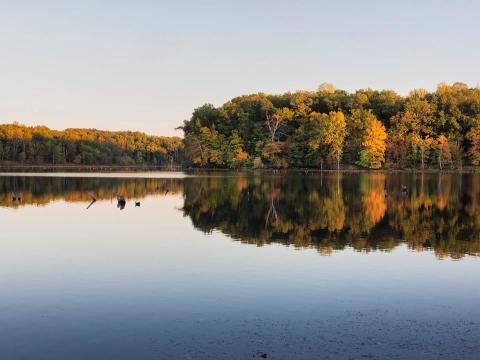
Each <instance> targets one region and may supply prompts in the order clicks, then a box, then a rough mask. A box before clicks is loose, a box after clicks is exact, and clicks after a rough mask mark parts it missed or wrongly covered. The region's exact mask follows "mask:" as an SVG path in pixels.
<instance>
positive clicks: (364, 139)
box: [182, 83, 480, 168]
mask: <svg viewBox="0 0 480 360" xmlns="http://www.w3.org/2000/svg"><path fill="white" fill-rule="evenodd" d="M182 128H183V130H184V133H185V138H184V144H185V154H186V157H187V160H188V162H189V163H190V165H192V166H198V167H228V168H238V167H250V166H253V167H262V166H268V167H275V168H288V167H318V168H321V167H323V166H324V164H326V165H328V166H330V167H337V166H339V164H340V163H343V164H346V165H351V166H361V167H365V168H380V167H388V168H413V167H417V168H424V167H438V168H460V167H462V166H463V165H464V164H465V165H479V164H480V89H479V88H469V87H468V86H467V85H465V84H463V83H455V84H453V85H451V86H450V85H446V84H440V85H439V86H438V88H437V90H436V91H435V92H431V93H430V92H427V91H426V90H414V91H412V92H411V93H410V94H409V95H408V96H406V97H402V96H400V95H398V94H396V93H395V92H394V91H391V90H382V91H376V90H371V89H367V90H358V91H356V92H355V93H347V92H346V91H343V90H335V89H334V88H333V86H331V85H328V84H324V85H322V86H320V88H319V90H318V91H314V92H309V91H299V92H295V93H285V94H282V95H267V94H263V93H259V94H254V95H245V96H240V97H237V98H234V99H232V100H231V101H228V102H227V103H225V104H223V105H222V106H220V107H219V108H216V107H214V106H213V105H211V104H206V105H203V106H201V107H199V108H197V109H195V111H194V112H193V115H192V117H191V119H190V120H187V121H185V123H184V125H183V127H182Z"/></svg>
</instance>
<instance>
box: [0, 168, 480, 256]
mask: <svg viewBox="0 0 480 360" xmlns="http://www.w3.org/2000/svg"><path fill="white" fill-rule="evenodd" d="M479 180H480V177H479V175H478V174H469V175H466V174H465V175H458V174H413V175H412V174H382V173H373V174H370V173H361V174H335V173H333V174H332V173H329V174H324V175H322V176H320V175H319V174H314V175H304V174H300V173H290V174H283V175H281V176H279V175H274V174H266V175H265V174H264V175H258V174H257V175H255V174H251V173H247V174H238V175H227V176H218V174H217V176H201V177H187V178H184V179H181V178H165V179H154V178H143V179H133V178H62V177H58V178H55V177H21V176H15V177H0V205H1V206H8V207H21V206H25V205H29V204H34V205H45V204H47V203H48V202H50V201H53V200H57V199H63V200H65V201H67V202H70V201H83V202H85V203H86V204H87V205H88V204H90V206H91V205H92V204H93V203H94V201H93V199H95V200H96V201H97V200H98V201H100V200H106V199H109V200H112V199H113V200H114V199H117V200H118V199H124V201H131V202H132V204H133V202H134V201H135V202H138V203H139V204H140V202H139V199H141V198H144V197H146V196H149V195H166V194H168V193H173V194H179V195H180V194H181V195H183V207H182V208H181V209H180V210H181V211H183V213H184V215H186V216H188V217H189V218H190V219H191V221H192V223H193V225H194V226H195V228H196V229H198V230H201V231H203V232H206V233H209V232H211V231H213V230H219V231H221V232H222V233H224V234H226V235H228V236H229V237H231V238H233V239H235V240H240V241H242V242H245V243H250V244H257V245H263V244H269V243H280V244H284V245H293V246H296V247H298V248H304V247H308V248H316V249H318V251H319V252H320V253H321V254H325V255H328V254H330V253H331V252H332V251H334V250H341V249H344V248H346V247H351V248H353V249H356V250H359V251H373V250H383V251H389V250H392V249H394V248H395V247H397V246H399V245H400V244H402V243H406V244H407V245H408V247H409V248H410V249H413V250H416V251H423V250H426V249H433V251H434V252H435V254H436V255H437V256H438V257H440V258H442V257H451V258H454V259H460V258H462V257H463V256H465V255H474V256H478V255H480V216H479V215H480V213H479V212H480V209H479V201H480V181H479ZM404 188H405V189H406V190H403V189H404ZM12 194H17V195H16V196H12ZM18 194H21V195H18ZM15 197H17V199H14V198H15ZM18 197H21V200H18ZM118 204H119V205H118V207H119V208H120V209H123V208H124V207H125V204H123V205H120V200H118Z"/></svg>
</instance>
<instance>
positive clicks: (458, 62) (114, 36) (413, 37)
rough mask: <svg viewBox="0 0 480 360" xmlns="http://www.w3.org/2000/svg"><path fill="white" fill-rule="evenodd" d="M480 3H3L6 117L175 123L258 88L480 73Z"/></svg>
mask: <svg viewBox="0 0 480 360" xmlns="http://www.w3.org/2000/svg"><path fill="white" fill-rule="evenodd" d="M478 14H480V2H479V1H476V0H470V1H469V0H462V1H458V0H457V1H440V0H437V1H427V0H425V1H421V0H417V1H371V0H368V1H367V0H365V1H334V0H330V1H301V0H296V1H282V0H275V1H274V0H264V1H260V0H256V1H251V0H242V1H213V0H212V1H201V0H197V1H146V0H144V1H120V0H117V1H98V0H97V1H65V0H63V1H53V0H43V1H22V0H16V1H5V0H0V40H1V41H0V46H1V47H0V49H1V53H0V122H2V123H3V122H12V121H19V122H21V123H25V124H29V125H30V124H45V125H47V126H50V127H52V128H58V129H63V128H66V127H96V128H102V129H114V130H116V129H138V130H142V131H147V132H150V133H155V134H166V135H172V134H178V135H181V133H179V132H178V131H175V130H174V127H176V126H178V125H180V124H181V123H182V121H183V120H184V119H185V118H188V117H189V116H190V114H191V112H192V110H193V108H194V107H197V106H200V105H201V104H203V103H205V102H211V103H213V104H215V105H220V104H222V103H223V102H225V101H227V100H228V99H230V98H232V97H234V96H237V95H240V94H246V93H255V92H259V91H263V92H274V93H278V92H284V91H295V90H298V89H307V90H314V89H316V88H317V86H318V85H319V84H320V83H322V82H331V83H334V84H335V86H336V87H338V88H344V89H347V90H355V89H358V88H366V87H372V88H376V89H382V88H391V89H394V90H396V91H398V92H400V93H402V94H405V93H407V92H408V91H409V90H410V89H412V88H419V87H425V88H428V89H434V88H435V87H436V85H437V84H438V83H439V82H442V81H445V82H449V83H451V82H455V81H463V82H466V83H467V84H469V85H470V86H476V85H477V84H478V83H479V82H480V66H479V65H480V46H479V39H480V26H479V25H478Z"/></svg>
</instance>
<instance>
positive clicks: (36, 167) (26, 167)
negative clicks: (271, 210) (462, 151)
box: [0, 163, 480, 174]
mask: <svg viewBox="0 0 480 360" xmlns="http://www.w3.org/2000/svg"><path fill="white" fill-rule="evenodd" d="M70 171H71V172H86V173H88V172H132V173H134V172H153V171H171V172H179V171H181V172H252V173H296V172H303V173H305V174H309V173H315V174H319V173H336V172H339V173H408V174H422V173H424V174H437V173H450V174H472V173H473V174H474V173H480V166H478V167H475V166H468V167H464V168H462V169H442V170H440V169H434V168H426V169H423V170H422V169H415V168H406V169H392V168H383V169H362V168H350V167H347V168H340V170H337V169H323V170H320V169H318V168H287V169H275V168H238V169H228V168H192V167H184V166H181V165H173V166H172V165H168V166H167V165H76V164H75V165H73V164H62V165H51V164H5V163H0V174H1V173H9V172H70Z"/></svg>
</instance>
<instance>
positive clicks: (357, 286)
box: [0, 195, 480, 358]
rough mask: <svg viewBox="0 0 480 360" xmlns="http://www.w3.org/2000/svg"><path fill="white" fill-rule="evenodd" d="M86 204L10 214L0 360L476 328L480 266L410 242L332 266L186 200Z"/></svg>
mask: <svg viewBox="0 0 480 360" xmlns="http://www.w3.org/2000/svg"><path fill="white" fill-rule="evenodd" d="M85 206H86V204H85V203H84V202H78V203H66V202H64V201H61V200H60V201H55V202H51V203H49V204H48V205H47V206H45V207H41V208H38V207H33V206H26V207H22V208H16V209H12V208H0V222H1V241H0V285H1V288H2V289H3V290H2V296H1V299H0V324H1V325H0V351H4V352H6V353H7V354H9V355H11V356H10V358H15V356H18V357H20V355H22V354H23V355H25V356H27V357H29V356H31V355H32V353H37V354H42V356H44V357H45V358H49V356H48V354H49V351H50V352H51V353H50V355H52V356H53V357H55V356H57V357H58V358H62V357H65V356H68V357H70V355H72V354H71V353H68V351H70V350H73V351H75V354H74V355H75V356H77V357H78V358H82V357H83V356H81V355H82V354H84V355H85V356H86V355H88V354H90V355H92V354H93V355H97V356H107V357H108V356H114V357H116V358H121V357H122V356H123V357H125V358H129V356H132V355H133V354H136V355H139V354H140V355H142V356H145V357H150V356H152V358H155V356H159V354H163V351H166V352H167V353H168V351H170V350H171V348H169V345H168V344H169V343H168V341H170V340H172V339H173V340H172V341H177V342H178V341H180V342H181V343H182V342H183V341H185V339H186V338H189V339H190V340H189V341H190V345H191V344H192V343H195V341H198V342H200V343H203V341H207V340H209V338H208V336H217V337H218V336H221V335H219V334H214V333H212V332H214V331H221V332H228V331H231V332H232V331H233V332H235V331H237V332H238V331H239V326H240V325H239V324H241V323H242V321H249V319H250V320H252V319H259V318H261V319H270V320H271V321H272V322H273V321H277V322H278V321H280V322H281V321H299V319H312V321H313V320H314V319H325V318H328V317H331V316H336V315H337V314H338V316H340V318H341V319H345V314H346V313H348V312H349V311H359V312H362V311H363V312H366V313H368V312H369V311H371V312H372V313H382V312H385V314H386V315H385V316H384V318H385V319H387V320H386V321H392V322H395V321H396V320H398V319H403V318H406V317H408V318H411V319H415V320H416V321H418V320H421V319H436V320H439V319H440V320H442V319H444V320H445V321H450V320H458V319H462V320H465V319H470V320H472V319H473V320H475V321H479V320H480V310H479V309H478V303H479V301H480V291H479V288H478V278H479V276H480V262H479V261H480V259H479V258H475V257H468V256H467V257H465V258H463V259H462V260H460V261H454V260H451V259H449V258H445V259H442V260H439V259H438V258H436V257H435V255H434V254H433V253H432V252H431V251H425V252H413V251H409V250H407V248H406V247H405V246H403V245H402V246H399V247H397V248H395V249H394V250H393V251H391V252H381V251H377V252H372V253H368V254H365V253H361V252H354V251H353V250H351V249H346V250H342V251H335V252H334V253H333V254H332V256H320V255H319V254H318V252H317V251H316V250H314V249H302V250H298V249H295V248H293V247H286V246H283V245H276V244H273V245H269V246H264V247H257V246H255V245H245V244H242V243H240V242H234V241H231V240H230V239H228V237H227V236H225V235H223V234H221V233H219V232H216V231H214V232H213V233H212V234H211V235H205V234H203V233H202V232H200V231H198V230H195V229H194V228H193V226H192V224H191V221H190V219H189V218H188V217H184V216H183V214H182V212H181V211H180V210H179V209H180V208H181V207H182V206H183V199H182V196H181V195H167V196H148V197H146V198H144V199H143V200H142V204H141V207H140V208H135V207H134V204H133V201H130V202H129V203H127V207H126V209H125V210H124V211H118V209H117V208H116V202H115V201H109V200H102V201H98V202H97V203H95V204H94V205H93V206H92V207H91V209H90V210H88V211H86V210H85ZM387 312H388V314H387ZM212 319H216V320H215V321H216V322H215V323H213V325H212V323H211V322H210V321H213V320H212ZM388 319H390V320H388ZM252 321H253V320H252ZM265 321H268V320H265ZM339 321H340V320H339ZM249 326H250V325H249ZM212 327H214V328H215V329H218V330H214V329H212ZM252 331H253V330H252ZM272 331H273V333H275V331H276V330H272ZM295 331H297V332H298V334H302V332H305V331H306V329H305V328H304V327H302V326H299V327H298V329H296V330H295ZM352 331H354V330H352ZM253 332H254V331H253ZM179 336H180V337H182V339H180V340H179ZM252 336H253V335H252ZM183 337H185V338H183ZM159 339H160V340H159ZM167 339H170V340H168V341H167ZM156 341H159V343H157V342H156ZM187 342H188V341H187ZM248 343H249V341H247V340H245V339H244V340H241V339H240V340H239V343H238V344H237V345H236V346H238V347H240V348H242V347H245V344H248ZM155 344H157V345H158V346H159V347H160V349H156V348H155V346H156V345H155ZM242 344H243V345H242ZM191 346H193V345H191ZM198 346H200V345H198ZM219 346H220V345H219ZM172 347H173V345H172ZM52 349H54V350H52ZM152 349H153V350H152ZM155 349H156V350H155ZM252 351H253V350H252ZM75 356H73V355H72V356H71V357H70V358H73V357H75ZM160 357H161V356H160ZM157 358H158V357H157Z"/></svg>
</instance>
